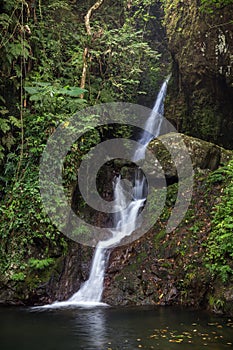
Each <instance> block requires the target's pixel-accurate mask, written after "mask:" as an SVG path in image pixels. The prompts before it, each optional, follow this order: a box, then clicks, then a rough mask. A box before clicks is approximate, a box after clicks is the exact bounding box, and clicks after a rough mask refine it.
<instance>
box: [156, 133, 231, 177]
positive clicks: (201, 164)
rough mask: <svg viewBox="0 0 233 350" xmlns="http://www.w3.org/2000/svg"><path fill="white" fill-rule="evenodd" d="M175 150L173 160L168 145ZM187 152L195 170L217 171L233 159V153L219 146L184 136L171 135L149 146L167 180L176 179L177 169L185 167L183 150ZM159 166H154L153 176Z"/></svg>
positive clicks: (166, 135) (163, 136)
mask: <svg viewBox="0 0 233 350" xmlns="http://www.w3.org/2000/svg"><path fill="white" fill-rule="evenodd" d="M168 144H169V146H170V147H171V148H172V149H173V151H174V150H175V152H174V154H175V155H176V159H175V162H176V164H174V161H173V159H172V158H171V155H170V153H169V150H168V149H167V148H166V145H168ZM185 149H186V150H187V153H188V154H189V156H190V159H191V162H192V166H193V168H194V169H209V170H216V169H217V168H218V167H219V166H220V165H221V164H223V163H225V162H227V161H229V160H230V159H232V152H231V151H228V150H225V149H224V148H222V147H220V146H217V145H215V144H213V143H211V142H207V141H204V140H200V139H197V138H195V137H191V136H187V135H184V134H177V133H169V134H165V135H162V136H160V137H159V138H158V139H156V140H153V141H152V142H151V143H150V144H149V150H150V151H152V153H153V154H154V155H155V156H156V159H157V160H158V161H159V163H160V165H161V166H162V168H163V170H164V172H165V175H166V178H167V179H168V180H169V179H175V178H176V176H177V168H178V167H180V168H181V167H185V165H186V164H185V160H186V159H185V158H183V157H182V154H181V153H182V152H181V150H185ZM156 167H157V164H153V168H152V172H153V174H152V176H155V173H156V170H155V169H156Z"/></svg>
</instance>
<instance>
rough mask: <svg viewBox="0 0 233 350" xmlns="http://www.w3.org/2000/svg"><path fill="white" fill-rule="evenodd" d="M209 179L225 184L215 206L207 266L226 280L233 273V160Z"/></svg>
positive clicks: (207, 245)
mask: <svg viewBox="0 0 233 350" xmlns="http://www.w3.org/2000/svg"><path fill="white" fill-rule="evenodd" d="M209 181H210V183H212V184H213V183H224V184H225V186H224V188H223V190H222V194H221V197H220V198H219V201H218V203H217V204H216V206H215V208H213V213H212V214H213V220H212V231H211V233H210V235H209V238H208V241H207V244H206V247H207V259H206V260H207V266H208V268H209V269H210V270H211V271H212V272H213V273H217V275H219V276H220V278H221V279H222V280H223V282H226V281H227V280H228V278H229V276H232V274H233V250H232V247H233V235H232V229H233V217H232V213H233V161H230V162H229V163H228V164H227V165H226V166H224V167H222V168H220V169H219V170H217V171H215V172H214V173H213V174H212V175H211V177H210V180H209Z"/></svg>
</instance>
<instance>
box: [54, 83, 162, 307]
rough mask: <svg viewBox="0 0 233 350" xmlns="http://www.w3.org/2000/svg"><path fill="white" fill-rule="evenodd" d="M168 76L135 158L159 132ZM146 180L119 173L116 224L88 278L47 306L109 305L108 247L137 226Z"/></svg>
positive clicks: (99, 248)
mask: <svg viewBox="0 0 233 350" xmlns="http://www.w3.org/2000/svg"><path fill="white" fill-rule="evenodd" d="M168 80H169V77H168V78H167V79H166V80H165V81H164V83H163V84H162V87H161V89H160V91H159V93H158V96H157V99H156V102H155V105H154V108H153V110H152V112H151V114H150V116H149V118H148V120H147V122H146V124H145V127H144V131H143V133H142V135H141V136H140V139H139V143H140V145H139V147H138V148H137V149H136V150H135V153H134V156H133V158H132V161H136V160H139V159H143V158H144V155H145V150H146V147H147V145H148V143H149V142H150V141H151V139H152V138H154V136H156V137H157V136H159V135H160V128H161V125H162V120H163V109H164V99H165V96H166V89H167V84H168ZM152 134H153V135H154V136H152ZM145 181H146V180H145V176H144V175H143V174H142V173H141V172H140V170H137V171H136V172H135V179H134V185H133V186H131V188H129V186H127V180H123V179H122V178H121V177H120V176H119V177H116V179H115V181H114V199H115V214H114V216H115V217H114V223H115V228H114V229H111V233H112V237H111V238H110V239H108V240H106V241H100V242H99V243H98V244H97V246H96V249H95V253H94V256H93V259H92V266H91V270H90V276H89V279H88V280H87V281H86V282H84V284H83V285H82V286H81V288H80V289H79V290H78V291H77V292H76V293H75V294H74V295H73V296H72V297H71V298H70V299H68V300H67V301H64V302H56V303H53V304H52V305H49V306H48V307H61V306H69V305H79V306H93V305H101V304H102V305H106V304H103V303H100V301H101V298H102V293H103V285H104V274H105V269H106V265H107V263H108V257H109V248H110V247H114V246H116V245H117V244H118V243H119V242H120V241H121V240H122V239H123V238H124V237H126V236H129V235H130V234H131V233H132V232H133V231H134V230H135V229H136V228H137V225H138V221H137V217H138V214H139V212H140V209H141V208H142V207H143V205H144V203H145V200H146V195H145V187H146V186H145V185H146V184H145Z"/></svg>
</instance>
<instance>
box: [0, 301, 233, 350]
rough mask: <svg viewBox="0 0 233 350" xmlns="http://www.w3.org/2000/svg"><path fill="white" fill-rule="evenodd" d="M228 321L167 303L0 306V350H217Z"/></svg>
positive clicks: (225, 338) (229, 335)
mask: <svg viewBox="0 0 233 350" xmlns="http://www.w3.org/2000/svg"><path fill="white" fill-rule="evenodd" d="M232 344H233V320H232V319H229V318H222V317H218V316H214V315H210V314H208V313H206V312H199V311H198V312H197V311H192V310H182V309H179V308H170V307H164V308H161V307H157V308H152V307H146V308H145V307H143V308H142V307H138V308H111V307H109V308H104V307H102V308H92V309H82V308H76V309H60V310H43V311H42V310H31V309H17V308H0V349H1V350H29V349H30V350H32V349H33V350H71V349H75V350H79V349H84V350H92V349H98V350H102V349H103V350H105V349H106V350H111V349H112V350H116V349H120V350H122V349H140V348H141V349H157V350H172V349H176V350H188V349H190V350H202V349H208V350H221V349H232V348H233V345H232Z"/></svg>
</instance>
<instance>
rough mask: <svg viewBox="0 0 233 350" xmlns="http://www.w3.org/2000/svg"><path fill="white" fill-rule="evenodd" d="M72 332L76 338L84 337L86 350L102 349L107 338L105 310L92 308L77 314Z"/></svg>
mask: <svg viewBox="0 0 233 350" xmlns="http://www.w3.org/2000/svg"><path fill="white" fill-rule="evenodd" d="M74 332H75V334H76V335H77V336H80V335H83V336H86V339H87V345H86V346H87V347H86V349H104V346H105V344H107V338H108V337H107V329H106V312H105V310H104V309H103V308H94V309H86V310H82V311H81V312H77V315H76V317H75V322H74Z"/></svg>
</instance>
